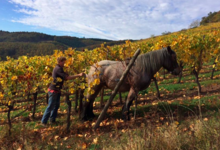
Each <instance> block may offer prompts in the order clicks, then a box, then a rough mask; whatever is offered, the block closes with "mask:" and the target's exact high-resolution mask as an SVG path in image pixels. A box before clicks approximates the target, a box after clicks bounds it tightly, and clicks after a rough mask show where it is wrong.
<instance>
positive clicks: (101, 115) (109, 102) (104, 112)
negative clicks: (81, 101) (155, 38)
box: [94, 49, 141, 129]
mask: <svg viewBox="0 0 220 150" xmlns="http://www.w3.org/2000/svg"><path fill="white" fill-rule="evenodd" d="M140 52H141V51H140V49H138V50H137V51H136V52H135V54H134V56H133V57H132V59H131V61H130V62H129V65H128V66H127V68H126V69H125V71H124V72H123V74H122V76H121V78H120V80H119V82H118V83H117V85H116V86H115V89H114V90H113V92H112V94H111V96H110V98H109V100H108V102H107V103H106V104H105V107H104V109H103V110H102V112H101V114H100V115H99V117H98V120H97V121H96V123H95V126H94V129H96V128H97V127H99V125H100V123H101V121H102V120H103V118H104V116H105V114H106V112H107V110H108V107H109V106H110V105H111V102H112V101H113V99H114V97H115V95H116V94H117V92H118V90H119V88H120V86H121V85H122V83H123V81H124V79H125V77H126V76H127V74H128V72H129V70H130V69H131V67H132V65H133V64H134V62H135V60H136V58H137V57H138V55H139V54H140Z"/></svg>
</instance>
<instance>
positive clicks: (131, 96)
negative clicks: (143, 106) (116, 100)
mask: <svg viewBox="0 0 220 150" xmlns="http://www.w3.org/2000/svg"><path fill="white" fill-rule="evenodd" d="M135 97H136V93H135V91H134V89H133V88H130V91H129V93H128V96H127V99H126V102H125V105H124V106H123V108H122V119H123V120H130V116H129V109H130V106H131V104H132V101H133V100H134V99H135Z"/></svg>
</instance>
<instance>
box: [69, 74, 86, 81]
mask: <svg viewBox="0 0 220 150" xmlns="http://www.w3.org/2000/svg"><path fill="white" fill-rule="evenodd" d="M84 75H85V74H84V73H80V74H77V75H71V76H67V77H66V80H72V79H75V78H78V77H82V76H84Z"/></svg>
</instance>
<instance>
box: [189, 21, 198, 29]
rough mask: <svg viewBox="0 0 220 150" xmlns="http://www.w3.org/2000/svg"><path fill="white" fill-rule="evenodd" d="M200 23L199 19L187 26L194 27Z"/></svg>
mask: <svg viewBox="0 0 220 150" xmlns="http://www.w3.org/2000/svg"><path fill="white" fill-rule="evenodd" d="M199 25H200V21H199V20H195V21H193V22H192V23H191V24H190V25H189V28H196V27H198V26H199Z"/></svg>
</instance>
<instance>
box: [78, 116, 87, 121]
mask: <svg viewBox="0 0 220 150" xmlns="http://www.w3.org/2000/svg"><path fill="white" fill-rule="evenodd" d="M79 119H80V121H81V122H85V121H88V118H87V117H86V116H84V117H80V118H79Z"/></svg>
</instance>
